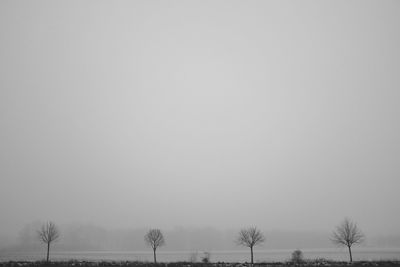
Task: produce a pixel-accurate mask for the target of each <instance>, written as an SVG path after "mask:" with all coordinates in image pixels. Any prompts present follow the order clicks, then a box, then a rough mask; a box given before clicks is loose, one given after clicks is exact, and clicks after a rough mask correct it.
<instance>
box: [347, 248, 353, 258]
mask: <svg viewBox="0 0 400 267" xmlns="http://www.w3.org/2000/svg"><path fill="white" fill-rule="evenodd" d="M348 248H349V255H350V262H353V256H352V255H351V247H350V246H348Z"/></svg>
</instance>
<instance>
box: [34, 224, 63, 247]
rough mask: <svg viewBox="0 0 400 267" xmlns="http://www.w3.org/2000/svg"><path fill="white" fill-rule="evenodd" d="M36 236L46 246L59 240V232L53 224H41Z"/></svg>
mask: <svg viewBox="0 0 400 267" xmlns="http://www.w3.org/2000/svg"><path fill="white" fill-rule="evenodd" d="M38 235H39V238H40V240H41V241H42V242H43V243H46V244H50V243H51V242H53V241H56V240H57V239H58V238H60V232H59V231H58V229H57V226H56V225H55V224H54V223H53V222H47V223H45V224H43V225H42V228H41V229H40V230H39V231H38Z"/></svg>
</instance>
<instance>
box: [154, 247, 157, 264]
mask: <svg viewBox="0 0 400 267" xmlns="http://www.w3.org/2000/svg"><path fill="white" fill-rule="evenodd" d="M153 255H154V263H157V258H156V249H155V248H153Z"/></svg>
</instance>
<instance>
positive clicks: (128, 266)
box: [0, 260, 400, 267]
mask: <svg viewBox="0 0 400 267" xmlns="http://www.w3.org/2000/svg"><path fill="white" fill-rule="evenodd" d="M249 266H250V264H244V263H224V262H219V263H191V262H173V263H157V264H154V263H149V262H132V261H122V262H117V261H102V262H89V261H63V262H49V263H47V262H42V261H36V262H15V261H9V262H0V267H249ZM279 266H299V267H309V266H310V267H314V266H328V267H339V266H354V267H364V266H374V267H375V266H377V267H394V266H400V261H359V262H353V263H351V264H350V263H348V262H335V261H326V260H314V261H307V262H304V263H301V264H294V263H291V262H271V263H257V264H254V267H279Z"/></svg>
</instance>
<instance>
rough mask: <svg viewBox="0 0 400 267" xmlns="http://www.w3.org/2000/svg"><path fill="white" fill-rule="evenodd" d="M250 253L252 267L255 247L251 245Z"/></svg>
mask: <svg viewBox="0 0 400 267" xmlns="http://www.w3.org/2000/svg"><path fill="white" fill-rule="evenodd" d="M250 253H251V267H253V247H250Z"/></svg>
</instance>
